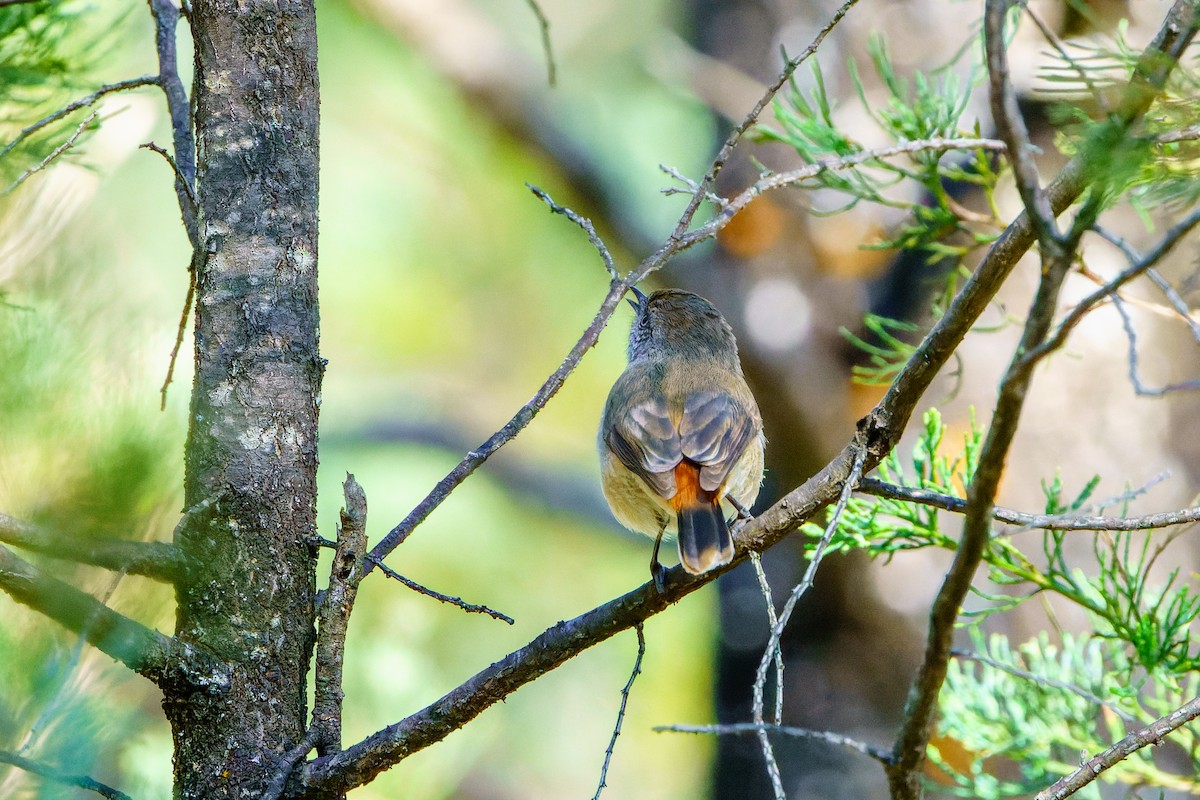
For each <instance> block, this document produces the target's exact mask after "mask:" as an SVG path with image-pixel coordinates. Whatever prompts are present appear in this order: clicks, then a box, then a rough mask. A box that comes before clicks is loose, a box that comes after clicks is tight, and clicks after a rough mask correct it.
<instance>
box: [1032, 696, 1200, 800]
mask: <svg viewBox="0 0 1200 800" xmlns="http://www.w3.org/2000/svg"><path fill="white" fill-rule="evenodd" d="M1197 717H1200V697H1197V698H1194V699H1192V700H1190V701H1188V702H1187V703H1186V704H1185V705H1183V706H1181V707H1179V708H1177V709H1176V710H1175V711H1172V712H1171V713H1170V714H1168V715H1166V716H1165V717H1160V718H1159V719H1157V720H1155V721H1154V722H1152V723H1150V724H1149V725H1147V726H1146V727H1144V728H1141V729H1139V730H1136V731H1134V732H1133V733H1131V734H1129V735H1128V736H1126V737H1125V738H1124V739H1122V740H1121V741H1119V742H1117V743H1116V744H1114V745H1113V746H1112V747H1110V748H1108V749H1107V750H1105V751H1104V752H1103V753H1100V754H1099V755H1097V756H1094V757H1093V758H1090V759H1088V760H1087V761H1085V762H1084V763H1083V764H1082V766H1080V767H1079V769H1077V770H1075V771H1074V772H1072V773H1071V774H1070V775H1067V776H1066V777H1064V778H1062V779H1061V780H1059V781H1057V782H1056V783H1055V784H1054V785H1053V786H1051V787H1049V788H1048V789H1044V790H1042V791H1040V792H1038V795H1037V797H1036V798H1035V800H1063V799H1064V798H1066V797H1070V796H1071V795H1073V794H1075V792H1078V791H1079V790H1080V789H1082V788H1083V787H1084V786H1087V785H1088V784H1089V783H1091V782H1092V781H1094V780H1096V778H1098V777H1100V775H1101V773H1103V772H1104V771H1105V770H1106V769H1108V768H1109V767H1112V766H1113V765H1115V764H1117V763H1119V762H1120V761H1122V760H1124V759H1125V758H1126V757H1127V756H1129V755H1130V754H1132V753H1135V752H1137V751H1138V750H1141V749H1142V748H1143V747H1145V746H1146V745H1151V744H1159V743H1161V742H1162V740H1163V737H1164V736H1166V735H1167V734H1168V733H1170V732H1171V731H1173V730H1175V729H1177V728H1179V727H1181V726H1182V725H1184V724H1186V723H1188V722H1191V721H1192V720H1194V719H1196V718H1197Z"/></svg>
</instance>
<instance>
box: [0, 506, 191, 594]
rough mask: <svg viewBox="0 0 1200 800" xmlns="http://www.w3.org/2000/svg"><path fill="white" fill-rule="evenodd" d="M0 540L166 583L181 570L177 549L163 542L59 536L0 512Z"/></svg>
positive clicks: (180, 560) (173, 578)
mask: <svg viewBox="0 0 1200 800" xmlns="http://www.w3.org/2000/svg"><path fill="white" fill-rule="evenodd" d="M0 542H5V543H7V544H11V545H13V546H15V547H20V548H22V549H24V550H31V551H33V552H35V553H41V554H42V555H47V556H50V557H52V558H58V559H63V560H66V561H74V562H76V563H79V564H89V565H91V566H94V567H104V568H105V569H110V570H114V571H117V572H124V573H128V574H129V575H142V576H144V577H147V578H153V579H154V580H157V581H163V582H165V583H170V582H172V581H174V580H175V579H176V578H177V577H178V576H179V575H180V573H181V572H182V570H183V558H182V556H181V555H180V552H179V549H178V548H177V547H175V545H173V544H168V543H167V542H131V541H125V540H123V539H94V538H85V537H82V536H80V537H76V536H63V535H60V534H52V533H49V532H47V531H44V530H40V529H39V528H37V527H36V526H34V525H33V524H31V523H29V522H25V521H23V520H19V519H16V518H15V517H10V516H8V515H7V514H0Z"/></svg>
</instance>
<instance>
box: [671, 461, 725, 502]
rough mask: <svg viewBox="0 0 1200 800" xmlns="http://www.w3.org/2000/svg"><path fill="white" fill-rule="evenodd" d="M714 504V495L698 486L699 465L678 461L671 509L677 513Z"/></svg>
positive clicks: (692, 462)
mask: <svg viewBox="0 0 1200 800" xmlns="http://www.w3.org/2000/svg"><path fill="white" fill-rule="evenodd" d="M715 502H716V493H715V492H710V491H708V490H707V489H705V488H704V487H702V486H701V485H700V465H699V464H697V463H696V462H694V461H691V460H689V459H686V458H685V459H683V460H682V461H680V462H679V464H677V465H676V467H675V496H674V497H672V498H671V500H670V503H671V507H672V508H674V509H675V511H676V512H679V511H680V510H681V509H684V508H688V507H690V506H700V505H712V504H713V503H715Z"/></svg>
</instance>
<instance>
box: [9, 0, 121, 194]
mask: <svg viewBox="0 0 1200 800" xmlns="http://www.w3.org/2000/svg"><path fill="white" fill-rule="evenodd" d="M89 11H92V9H89V8H88V6H86V5H84V4H81V3H77V2H75V3H73V2H64V3H55V2H35V3H21V4H18V5H15V6H9V7H7V8H5V9H3V13H0V180H2V181H3V183H4V185H8V184H9V183H10V182H11V181H13V180H14V179H15V178H16V177H17V176H18V175H19V174H20V173H22V172H23V171H24V170H26V169H28V168H30V167H31V166H33V165H34V164H36V163H38V162H39V161H41V160H42V159H44V158H45V157H46V156H48V155H49V154H50V153H51V152H53V151H54V149H55V148H56V147H58V146H59V145H60V144H62V142H63V141H65V140H66V139H67V137H68V136H69V135H70V132H71V131H72V130H73V129H74V128H75V127H77V126H78V125H79V124H80V123H81V121H82V120H83V119H84V116H85V115H86V113H87V112H86V111H84V110H80V111H77V112H76V113H75V114H74V115H68V116H66V117H64V118H63V119H61V120H58V121H56V122H54V123H51V124H48V125H46V126H45V127H43V128H41V129H40V130H38V131H36V132H33V133H31V134H30V135H29V136H28V137H25V138H22V139H20V140H19V141H18V137H20V135H21V131H22V130H23V129H24V128H25V127H26V126H29V125H30V124H31V123H32V122H36V121H37V120H38V119H41V118H44V117H46V116H49V115H50V114H52V113H54V112H55V111H57V110H58V109H60V108H62V107H63V106H65V105H67V103H68V102H70V100H71V99H73V96H74V95H77V94H80V93H81V92H83V90H84V87H85V86H87V81H88V72H89V71H90V70H91V68H92V67H93V65H94V64H95V62H96V59H97V57H98V56H99V55H100V54H101V53H102V52H103V50H104V49H105V47H106V45H105V40H106V38H108V37H110V36H111V35H112V32H111V28H109V26H108V25H101V26H96V25H95V19H94V17H95V16H96V15H95V14H94V13H89ZM92 88H95V87H92ZM0 189H3V186H0Z"/></svg>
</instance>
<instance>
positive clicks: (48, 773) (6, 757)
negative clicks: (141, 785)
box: [0, 750, 133, 800]
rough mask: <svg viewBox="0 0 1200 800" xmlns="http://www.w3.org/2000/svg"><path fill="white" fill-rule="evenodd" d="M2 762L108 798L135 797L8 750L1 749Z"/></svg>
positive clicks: (94, 780) (111, 799)
mask: <svg viewBox="0 0 1200 800" xmlns="http://www.w3.org/2000/svg"><path fill="white" fill-rule="evenodd" d="M0 764H11V765H13V766H14V767H16V768H17V769H22V770H25V771H26V772H29V773H31V774H33V775H37V776H39V777H42V778H45V779H46V780H48V781H53V782H54V783H61V784H62V785H64V786H77V787H79V788H80V789H86V790H88V791H89V792H95V793H96V794H98V795H100V796H101V797H106V798H108V800H133V798H131V797H130V796H129V795H127V794H125V793H124V792H122V791H120V790H118V789H114V788H113V787H111V786H109V785H108V784H104V783H101V782H100V781H98V780H96V779H95V778H91V777H88V776H87V775H73V774H71V773H68V772H63V771H62V770H58V769H55V768H54V767H51V766H48V765H46V764H43V763H41V762H40V761H33V760H32V759H28V758H25V757H24V756H21V755H18V754H16V753H13V752H10V751H8V750H0Z"/></svg>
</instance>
